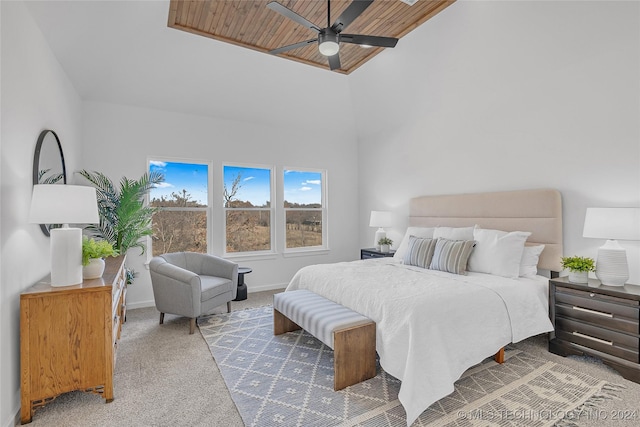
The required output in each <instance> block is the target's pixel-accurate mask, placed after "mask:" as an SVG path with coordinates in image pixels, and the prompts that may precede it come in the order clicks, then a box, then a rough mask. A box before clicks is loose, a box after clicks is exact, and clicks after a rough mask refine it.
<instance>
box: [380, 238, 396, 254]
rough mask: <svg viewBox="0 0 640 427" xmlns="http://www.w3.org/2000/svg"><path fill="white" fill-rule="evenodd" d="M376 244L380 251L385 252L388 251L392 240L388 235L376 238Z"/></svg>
mask: <svg viewBox="0 0 640 427" xmlns="http://www.w3.org/2000/svg"><path fill="white" fill-rule="evenodd" d="M378 244H379V245H380V252H384V253H387V252H389V248H390V246H391V245H393V240H391V239H390V238H388V237H383V238H382V239H380V240H378Z"/></svg>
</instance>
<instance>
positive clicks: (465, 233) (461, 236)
mask: <svg viewBox="0 0 640 427" xmlns="http://www.w3.org/2000/svg"><path fill="white" fill-rule="evenodd" d="M475 228H476V226H473V227H436V229H435V231H434V232H433V238H434V239H449V240H473V230H474V229H475Z"/></svg>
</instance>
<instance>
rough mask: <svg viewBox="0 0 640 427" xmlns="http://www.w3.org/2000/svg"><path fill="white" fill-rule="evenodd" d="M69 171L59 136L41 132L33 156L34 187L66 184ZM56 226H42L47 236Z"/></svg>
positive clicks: (47, 131)
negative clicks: (37, 185)
mask: <svg viewBox="0 0 640 427" xmlns="http://www.w3.org/2000/svg"><path fill="white" fill-rule="evenodd" d="M66 183H67V169H66V167H65V164H64V154H62V145H61V144H60V140H59V139H58V135H56V133H55V132H54V131H52V130H49V129H45V130H43V131H42V132H40V136H38V142H37V143H36V151H35V153H34V155H33V185H36V184H66ZM55 227H56V225H55V224H40V228H41V229H42V232H43V233H44V234H45V236H48V235H49V229H51V228H55Z"/></svg>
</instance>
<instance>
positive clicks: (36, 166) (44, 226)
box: [33, 129, 67, 236]
mask: <svg viewBox="0 0 640 427" xmlns="http://www.w3.org/2000/svg"><path fill="white" fill-rule="evenodd" d="M49 133H51V134H52V135H53V137H54V138H55V139H56V143H57V144H58V150H59V151H60V161H61V162H62V181H63V183H64V184H66V183H67V167H66V165H65V163H64V153H63V152H62V144H60V139H59V138H58V135H57V134H56V133H55V132H54V131H52V130H51V129H45V130H43V131H42V132H40V135H39V136H38V142H37V143H36V151H35V152H34V154H33V185H36V184H38V173H39V171H40V152H41V151H42V144H43V143H44V139H45V137H46V136H47V134H49ZM40 229H41V230H42V232H43V233H44V235H45V236H50V235H51V233H49V227H47V224H40Z"/></svg>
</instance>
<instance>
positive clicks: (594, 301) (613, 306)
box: [556, 286, 640, 322]
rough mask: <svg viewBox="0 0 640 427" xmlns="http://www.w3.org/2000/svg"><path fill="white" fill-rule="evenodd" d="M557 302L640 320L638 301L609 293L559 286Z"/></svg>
mask: <svg viewBox="0 0 640 427" xmlns="http://www.w3.org/2000/svg"><path fill="white" fill-rule="evenodd" d="M556 303H562V304H566V305H570V306H576V307H581V308H585V309H590V310H593V311H596V312H601V313H605V314H612V315H614V316H616V317H624V318H627V319H629V320H635V321H636V322H638V320H639V318H640V306H638V301H631V300H625V299H622V298H616V297H613V296H609V295H601V294H597V293H593V292H584V291H579V290H576V289H568V288H563V287H560V286H558V287H557V288H556Z"/></svg>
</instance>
